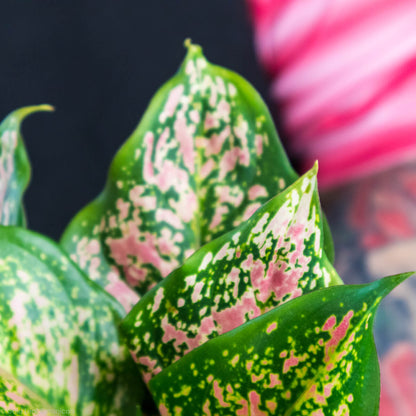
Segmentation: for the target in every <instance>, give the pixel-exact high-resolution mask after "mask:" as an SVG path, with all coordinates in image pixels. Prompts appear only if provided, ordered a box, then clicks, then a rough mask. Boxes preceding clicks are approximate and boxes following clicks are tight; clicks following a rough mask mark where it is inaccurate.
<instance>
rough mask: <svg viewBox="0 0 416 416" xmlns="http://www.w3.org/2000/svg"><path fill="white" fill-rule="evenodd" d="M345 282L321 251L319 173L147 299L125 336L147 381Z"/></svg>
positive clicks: (216, 242) (132, 315)
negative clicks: (202, 348)
mask: <svg viewBox="0 0 416 416" xmlns="http://www.w3.org/2000/svg"><path fill="white" fill-rule="evenodd" d="M339 283H341V280H340V279H339V277H338V275H337V274H336V272H335V271H334V270H333V268H332V267H331V264H330V263H329V262H328V260H327V258H326V256H325V253H324V251H323V248H322V217H321V212H320V205H319V198H318V192H317V184H316V167H315V168H314V169H313V170H311V171H310V172H308V173H307V174H306V175H304V176H303V177H301V178H300V179H298V180H297V181H296V182H295V183H294V184H293V185H291V186H290V187H288V188H287V189H286V190H285V191H283V192H282V193H280V194H279V195H278V196H276V197H275V198H273V199H272V200H271V201H269V202H268V203H266V204H265V205H264V206H263V207H262V208H260V209H259V210H258V211H256V213H255V214H254V215H253V216H252V217H251V218H250V219H249V220H247V221H246V222H245V223H243V224H242V225H240V226H239V227H237V228H236V229H235V230H233V231H231V232H229V233H227V234H225V235H223V236H221V237H219V238H218V239H216V240H214V241H212V242H210V243H208V244H207V245H205V246H204V247H203V248H201V249H200V250H199V251H197V252H196V253H195V254H194V255H193V256H192V257H191V258H190V259H188V260H187V261H186V262H185V264H184V265H183V266H182V267H181V268H179V269H177V270H175V271H174V272H173V273H172V274H171V275H170V276H168V277H167V278H166V279H164V280H163V281H162V282H161V283H160V284H159V285H158V286H156V287H155V288H153V289H152V290H151V291H150V292H148V293H147V294H146V295H145V296H144V297H143V298H142V299H141V300H140V302H139V303H138V304H137V305H136V306H135V307H134V308H133V310H132V311H131V312H130V314H129V315H128V316H127V317H126V318H125V320H124V321H123V324H122V330H123V332H124V333H125V335H126V338H127V339H128V342H129V346H130V349H131V350H132V351H133V352H134V354H135V356H136V358H137V362H138V365H139V367H140V369H141V371H142V373H143V376H144V380H145V381H146V382H148V381H149V380H150V378H151V377H152V376H154V375H155V374H157V373H158V372H160V371H161V370H162V369H164V368H166V367H168V366H169V365H171V364H172V363H173V362H174V361H176V360H178V359H179V358H181V357H182V356H183V355H184V354H186V353H188V352H189V351H191V350H192V349H194V348H196V347H198V346H199V345H201V344H203V343H204V342H206V341H207V340H208V339H210V338H213V337H215V336H217V335H220V334H222V333H224V332H227V331H229V330H231V329H233V328H235V327H237V326H238V325H242V324H243V323H244V322H246V321H247V320H249V319H252V318H255V317H256V316H259V315H260V314H262V313H264V312H266V311H268V310H270V309H272V308H274V307H275V306H277V305H279V304H281V303H283V302H286V301H288V300H290V299H293V298H295V297H297V296H300V295H302V294H303V293H306V292H309V291H311V290H314V289H317V288H319V287H324V286H328V285H330V284H339Z"/></svg>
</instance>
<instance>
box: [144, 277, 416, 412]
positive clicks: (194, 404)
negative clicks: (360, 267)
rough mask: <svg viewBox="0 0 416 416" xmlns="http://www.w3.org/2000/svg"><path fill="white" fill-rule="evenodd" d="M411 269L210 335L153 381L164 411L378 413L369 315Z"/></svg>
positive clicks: (319, 294) (316, 295) (326, 292)
mask: <svg viewBox="0 0 416 416" xmlns="http://www.w3.org/2000/svg"><path fill="white" fill-rule="evenodd" d="M411 274H412V273H408V274H402V275H396V276H391V277H389V278H385V279H381V280H379V281H375V282H372V283H370V284H367V285H360V286H358V285H357V286H333V287H330V288H324V289H320V290H318V291H315V292H311V293H308V294H306V295H304V296H302V297H299V298H296V299H294V300H292V301H290V302H288V303H286V304H284V305H282V306H280V307H278V308H276V309H274V310H273V311H271V312H269V313H267V314H265V315H262V316H260V317H258V318H256V319H254V320H252V321H250V322H248V323H246V324H244V325H243V326H241V327H239V328H237V329H235V330H233V331H231V332H229V333H227V334H224V335H221V336H220V337H217V338H215V339H213V340H210V341H208V342H207V343H206V344H204V345H203V346H201V347H199V348H198V349H195V350H193V351H192V352H191V353H189V354H188V355H186V356H185V357H183V358H182V359H181V360H179V361H177V362H176V363H174V364H172V365H171V366H170V367H168V368H167V369H165V370H164V371H163V372H161V373H159V374H158V375H156V376H155V377H154V378H153V379H152V380H151V381H150V383H149V387H150V390H151V392H152V394H153V395H154V397H155V400H156V402H157V403H158V405H159V410H160V412H161V414H162V415H164V416H168V415H171V414H174V411H176V412H177V411H183V414H187V415H193V414H198V415H208V414H211V413H210V412H216V414H219V415H226V414H227V415H228V414H236V415H248V414H258V415H262V416H266V415H274V414H279V415H283V416H293V415H296V416H297V415H303V414H308V415H313V416H318V415H320V416H322V415H323V414H326V413H325V412H326V411H327V410H328V411H331V412H332V413H331V414H336V415H347V414H351V415H355V414H357V415H361V414H366V415H367V414H368V415H374V416H376V415H377V414H378V401H379V378H378V376H379V370H378V363H377V357H376V352H375V347H374V340H373V337H372V334H371V327H372V321H373V318H374V313H375V311H376V309H377V306H378V304H379V302H380V300H381V299H382V298H383V297H384V296H386V294H387V293H389V292H390V291H391V290H392V289H393V288H394V287H395V286H396V285H398V284H400V283H401V282H402V281H403V280H405V279H406V278H408V277H409V276H410V275H411ZM320 340H321V341H320ZM364 369H365V370H368V372H369V373H370V374H368V373H365V374H364V372H363V370H364ZM174 378H178V379H179V381H180V383H179V384H178V383H173V382H172V381H173V379H174ZM181 389H182V390H181ZM250 412H251V413H250Z"/></svg>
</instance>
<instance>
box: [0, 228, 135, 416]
mask: <svg viewBox="0 0 416 416" xmlns="http://www.w3.org/2000/svg"><path fill="white" fill-rule="evenodd" d="M0 251H1V252H2V257H1V259H0V276H1V279H0V289H1V290H0V298H1V307H0V308H1V316H2V320H1V321H0V332H1V337H0V348H1V351H2V354H1V356H0V368H2V369H3V370H4V371H6V372H8V373H10V374H12V375H13V376H14V377H15V378H16V379H17V380H19V381H20V382H21V383H23V384H24V385H26V386H28V387H29V388H30V389H31V390H33V391H34V392H35V393H36V394H37V395H38V396H40V397H42V398H43V399H44V400H46V401H47V402H48V403H50V405H51V406H52V407H53V408H55V409H68V410H70V411H72V412H74V414H77V415H87V414H91V412H92V411H93V410H94V411H95V412H101V413H103V414H104V413H105V414H110V413H111V414H115V415H117V414H119V415H124V414H134V412H135V405H136V398H137V399H138V398H139V397H140V394H141V392H140V385H137V391H136V389H135V388H134V387H133V386H132V385H131V380H132V378H133V377H134V376H136V377H137V375H136V372H135V371H134V369H132V361H131V357H130V355H129V353H128V351H127V350H126V349H125V347H124V346H123V344H122V343H121V341H120V338H119V333H118V328H117V325H118V323H119V321H120V318H121V316H122V315H123V313H124V312H123V308H122V307H121V305H120V304H118V302H117V301H116V300H115V299H113V298H112V297H111V296H110V295H109V294H108V293H106V292H105V291H103V290H102V289H101V288H100V287H99V286H98V285H96V284H95V283H93V282H91V281H90V280H89V279H87V278H86V277H85V276H84V275H83V274H82V273H81V272H80V270H79V269H78V268H77V267H76V266H75V265H74V264H73V263H72V262H71V261H70V260H69V259H68V258H67V257H66V255H65V253H64V252H63V251H62V250H61V249H60V248H59V247H58V246H57V245H56V244H54V243H53V242H52V241H50V240H49V239H46V238H44V237H42V236H39V235H37V234H35V233H32V232H29V231H27V230H24V229H20V228H16V227H11V226H8V227H0ZM129 384H130V386H129ZM122 396H124V397H122Z"/></svg>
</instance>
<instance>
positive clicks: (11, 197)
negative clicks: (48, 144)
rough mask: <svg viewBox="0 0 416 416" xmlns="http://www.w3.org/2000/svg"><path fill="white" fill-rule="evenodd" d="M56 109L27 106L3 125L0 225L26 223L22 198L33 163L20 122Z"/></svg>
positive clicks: (12, 114) (0, 141)
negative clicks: (40, 112) (30, 160)
mask: <svg viewBox="0 0 416 416" xmlns="http://www.w3.org/2000/svg"><path fill="white" fill-rule="evenodd" d="M52 110H53V107H51V106H50V105H46V104H44V105H36V106H31V107H23V108H20V109H18V110H15V111H13V112H12V113H11V114H9V115H8V116H7V117H6V118H5V119H4V120H3V122H2V123H1V124H0V224H3V225H24V224H25V216H24V210H23V204H22V198H23V192H24V191H25V189H26V187H27V185H28V183H29V178H30V164H29V159H28V157H27V153H26V149H25V146H24V143H23V138H22V134H21V132H20V125H21V123H22V121H23V120H24V119H25V118H26V117H27V116H28V115H30V114H32V113H35V112H38V111H52Z"/></svg>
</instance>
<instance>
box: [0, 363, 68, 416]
mask: <svg viewBox="0 0 416 416" xmlns="http://www.w3.org/2000/svg"><path fill="white" fill-rule="evenodd" d="M58 410H63V409H51V408H50V405H49V404H48V403H47V402H45V401H44V400H42V399H41V398H40V397H38V396H36V394H34V393H33V392H32V391H30V390H29V389H28V388H27V387H26V386H24V385H23V384H22V383H20V382H19V381H18V380H16V379H15V378H14V377H12V376H11V375H10V374H7V373H6V372H4V371H2V370H1V369H0V414H1V415H28V416H29V415H30V416H49V415H50V414H51V411H58Z"/></svg>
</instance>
